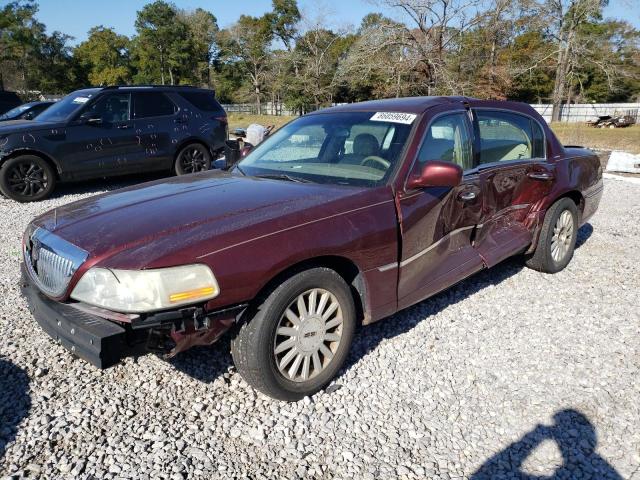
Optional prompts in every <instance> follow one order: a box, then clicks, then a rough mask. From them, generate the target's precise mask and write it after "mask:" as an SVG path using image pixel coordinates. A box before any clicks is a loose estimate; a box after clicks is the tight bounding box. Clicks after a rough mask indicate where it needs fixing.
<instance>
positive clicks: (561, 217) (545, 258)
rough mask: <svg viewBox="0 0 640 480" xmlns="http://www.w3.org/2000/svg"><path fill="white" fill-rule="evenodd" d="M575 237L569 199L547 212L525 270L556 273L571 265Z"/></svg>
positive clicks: (575, 222) (575, 220)
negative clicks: (536, 243)
mask: <svg viewBox="0 0 640 480" xmlns="http://www.w3.org/2000/svg"><path fill="white" fill-rule="evenodd" d="M577 237H578V208H577V207H576V204H575V203H574V202H573V200H571V199H570V198H562V199H560V200H558V201H557V202H556V203H554V204H553V205H552V206H551V208H549V210H547V214H546V215H545V217H544V223H543V224H542V230H541V231H540V238H539V239H538V245H537V247H536V250H535V252H534V253H533V255H532V256H531V257H529V258H528V259H527V262H526V263H527V266H528V267H530V268H533V269H534V270H539V271H541V272H546V273H556V272H559V271H560V270H562V269H564V268H565V267H566V266H567V265H568V264H569V262H570V261H571V258H572V257H573V250H574V249H575V246H576V239H577Z"/></svg>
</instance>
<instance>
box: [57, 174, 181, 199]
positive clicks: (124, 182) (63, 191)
mask: <svg viewBox="0 0 640 480" xmlns="http://www.w3.org/2000/svg"><path fill="white" fill-rule="evenodd" d="M168 176H169V175H168V174H166V173H139V174H133V175H126V176H122V177H110V178H99V179H91V180H84V181H81V182H80V181H79V182H69V183H61V184H59V185H57V186H56V188H55V190H54V191H53V193H52V194H51V196H50V197H49V198H51V199H55V198H60V197H64V196H66V195H86V194H90V193H95V194H97V193H98V192H110V191H112V190H118V189H120V188H125V187H130V186H133V185H137V184H140V183H145V182H151V181H153V180H160V179H161V178H166V177H168Z"/></svg>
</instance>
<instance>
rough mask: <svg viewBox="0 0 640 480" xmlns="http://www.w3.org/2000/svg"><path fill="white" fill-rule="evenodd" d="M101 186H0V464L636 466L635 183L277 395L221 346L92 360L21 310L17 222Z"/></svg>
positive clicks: (589, 469) (329, 471)
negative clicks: (543, 247) (336, 370)
mask: <svg viewBox="0 0 640 480" xmlns="http://www.w3.org/2000/svg"><path fill="white" fill-rule="evenodd" d="M111 186H113V187H115V186H118V184H111ZM104 189H105V184H104V183H100V182H98V183H95V184H91V185H89V186H88V187H85V188H84V190H83V189H82V188H80V187H76V188H75V189H66V190H63V191H62V192H61V193H60V194H59V196H58V197H57V198H54V199H52V200H49V201H46V202H42V203H39V204H28V205H19V204H16V203H12V202H10V201H7V200H5V199H1V198H0V265H1V266H2V269H1V271H0V338H2V340H1V341H0V477H3V476H7V477H10V478H11V477H21V476H28V477H42V478H64V477H69V478H71V477H74V478H78V477H80V478H95V477H98V478H134V477H135V478H186V477H189V478H193V477H206V478H231V477H235V478H244V477H250V478H296V477H305V478H309V477H316V478H334V477H337V478H371V479H374V478H376V479H377V478H392V477H406V478H442V479H449V478H471V479H474V480H475V479H481V478H521V477H520V474H519V473H518V472H528V473H529V474H530V475H532V476H533V477H527V478H536V477H537V476H538V475H552V474H553V473H554V471H555V472H556V476H555V477H553V478H583V479H584V478H598V479H600V478H633V479H640V470H639V465H640V429H639V427H640V401H639V400H638V399H639V398H640V375H639V373H640V346H639V345H640V335H639V334H640V314H639V310H640V302H639V300H638V288H639V287H640V253H639V252H640V186H639V185H633V184H629V183H626V182H623V181H617V180H606V184H605V194H604V198H603V201H602V204H601V207H600V211H599V212H598V214H597V215H596V216H595V217H594V218H593V219H592V221H591V224H590V225H586V226H585V227H583V228H582V229H581V231H580V237H579V243H580V246H579V248H578V249H577V250H576V253H575V257H574V259H573V261H572V262H571V264H570V265H569V267H568V268H567V269H566V270H565V271H563V272H561V273H559V274H556V275H544V274H540V273H538V272H534V271H531V270H528V269H526V268H522V265H521V263H520V262H519V261H517V260H510V261H508V262H506V263H503V264H502V265H499V266H498V267H496V268H494V269H493V270H490V271H487V272H483V273H481V274H479V275H477V276H475V277H473V278H471V279H469V280H467V281H465V282H463V283H461V284H459V285H457V286H456V287H455V288H453V289H451V290H449V291H448V292H445V293H443V294H440V295H438V296H436V297H435V298H433V299H431V300H429V301H426V302H423V303H421V304H420V305H417V306H415V307H413V308H410V309H408V310H405V311H403V312H401V313H399V314H397V315H395V316H394V317H392V318H389V319H387V320H386V321H383V322H380V323H378V324H376V325H373V326H371V327H367V328H365V329H362V330H361V331H360V332H359V333H358V335H357V337H356V340H355V343H354V346H353V353H352V355H351V357H350V359H349V361H348V364H347V365H346V367H345V369H344V371H343V372H342V374H341V375H340V376H339V378H337V380H336V382H335V383H334V384H333V385H332V386H331V387H330V388H329V389H328V390H327V391H326V392H323V393H320V394H318V395H316V396H314V397H313V398H307V399H305V400H304V401H300V402H298V403H295V404H285V403H279V402H276V401H273V400H271V399H269V398H267V397H265V396H263V395H261V394H257V393H256V392H255V391H253V390H252V389H251V388H250V387H248V386H247V385H246V384H245V383H244V381H243V380H242V378H241V377H240V376H239V375H238V374H237V373H236V372H235V370H234V369H233V367H232V366H231V358H230V355H229V353H228V352H229V343H228V340H223V341H221V342H220V343H219V344H218V345H214V346H212V347H209V348H200V349H197V350H195V351H191V352H187V353H185V354H182V356H180V357H178V358H177V359H176V360H174V361H173V362H171V363H167V362H165V361H163V360H162V359H160V358H158V357H156V356H153V355H148V356H145V357H142V358H140V359H138V360H137V361H136V360H133V359H128V360H127V361H125V362H124V364H122V365H119V366H117V367H115V368H112V369H110V370H108V371H105V372H101V371H98V370H96V369H94V368H92V367H90V366H89V365H87V364H85V363H83V362H82V361H79V360H74V359H73V358H72V357H71V355H70V354H69V353H68V352H66V351H65V350H63V349H62V348H61V347H59V346H56V345H55V344H54V343H53V342H52V341H51V340H49V338H48V337H47V336H46V335H45V334H44V333H43V332H42V331H41V330H40V329H39V328H38V327H37V325H35V324H34V321H33V319H32V317H31V315H30V314H29V312H28V310H27V307H26V304H25V302H24V301H23V300H22V298H21V297H20V294H19V290H18V287H17V286H16V284H17V281H18V275H19V274H18V271H19V260H20V254H19V252H20V238H21V234H22V231H23V230H24V228H25V227H26V225H27V222H28V221H29V220H30V219H31V218H32V217H33V216H34V215H36V214H38V213H40V212H43V211H45V210H47V209H49V208H51V207H53V206H55V205H60V204H63V203H67V202H69V201H71V200H75V199H77V198H81V197H83V196H86V195H91V194H93V193H95V192H96V191H99V190H104ZM546 478H549V477H546Z"/></svg>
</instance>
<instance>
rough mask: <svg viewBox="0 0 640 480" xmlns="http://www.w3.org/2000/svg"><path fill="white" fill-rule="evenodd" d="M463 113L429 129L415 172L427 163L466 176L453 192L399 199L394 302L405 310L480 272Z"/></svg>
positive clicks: (474, 180) (474, 186)
mask: <svg viewBox="0 0 640 480" xmlns="http://www.w3.org/2000/svg"><path fill="white" fill-rule="evenodd" d="M471 132H472V130H471V124H470V121H469V117H468V113H467V111H464V110H462V111H460V112H456V113H447V114H445V115H442V116H438V117H436V118H435V119H434V120H433V121H432V122H431V124H430V126H429V128H428V129H427V132H426V134H425V137H424V139H423V142H422V146H421V147H420V150H419V153H418V157H417V159H416V163H415V164H414V166H413V169H414V170H413V171H416V172H417V171H419V170H421V169H422V167H423V166H424V164H425V162H428V161H430V160H444V161H450V162H455V163H457V164H458V165H460V166H461V167H462V168H463V170H464V171H465V172H466V173H465V174H464V176H463V179H462V183H461V184H460V185H459V186H457V187H454V188H443V187H429V188H424V189H421V190H406V191H403V192H400V193H399V194H398V201H399V209H400V213H401V215H402V225H401V228H402V251H401V254H400V264H399V269H400V273H399V285H398V300H399V302H398V303H399V307H400V308H405V307H407V306H409V305H412V304H414V303H417V302H419V301H421V300H423V299H425V298H427V297H429V296H431V295H433V294H434V293H437V292H439V291H440V290H443V289H445V288H447V287H448V286H450V285H451V284H453V283H455V282H457V281H459V280H461V279H463V278H465V277H467V276H469V275H471V274H473V273H474V272H476V271H478V270H480V269H481V268H482V266H483V264H482V259H481V257H480V255H479V254H478V252H477V250H476V249H475V248H474V247H473V245H472V241H473V237H474V235H475V230H476V226H477V225H478V223H479V222H480V220H481V216H482V205H483V201H482V192H481V183H480V176H479V175H478V173H477V172H475V171H474V169H473V166H474V165H473V153H472V140H471V139H472V134H471Z"/></svg>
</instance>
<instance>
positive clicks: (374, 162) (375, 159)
mask: <svg viewBox="0 0 640 480" xmlns="http://www.w3.org/2000/svg"><path fill="white" fill-rule="evenodd" d="M367 163H370V164H371V166H372V167H374V168H377V169H379V170H386V169H387V168H389V167H390V166H391V162H390V161H389V160H385V159H384V158H382V157H379V156H377V155H370V156H368V157H366V158H365V159H364V160H362V161H361V162H360V165H362V166H364V165H366V164H367ZM380 167H382V168H380Z"/></svg>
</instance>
